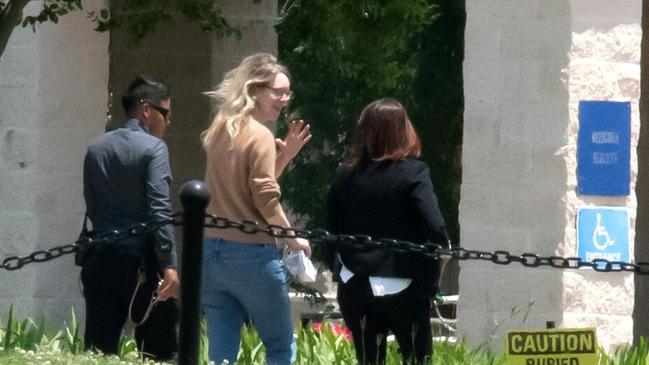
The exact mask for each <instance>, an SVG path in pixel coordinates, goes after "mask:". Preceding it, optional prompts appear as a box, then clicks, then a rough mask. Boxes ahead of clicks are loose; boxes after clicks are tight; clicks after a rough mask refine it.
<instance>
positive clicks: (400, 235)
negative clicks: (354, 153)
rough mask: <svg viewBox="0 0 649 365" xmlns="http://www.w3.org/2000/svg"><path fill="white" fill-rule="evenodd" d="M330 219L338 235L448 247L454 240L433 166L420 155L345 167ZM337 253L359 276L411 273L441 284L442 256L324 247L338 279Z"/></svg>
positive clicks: (331, 204) (330, 205) (329, 207)
mask: <svg viewBox="0 0 649 365" xmlns="http://www.w3.org/2000/svg"><path fill="white" fill-rule="evenodd" d="M327 218H328V229H329V231H330V232H332V233H335V234H353V235H369V236H371V237H372V239H373V240H379V239H398V240H405V241H411V242H414V243H418V244H426V243H428V244H441V245H443V246H446V245H447V243H448V238H447V234H446V226H445V223H444V218H443V217H442V214H441V212H440V210H439V207H438V204H437V198H436V196H435V193H434V192H433V184H432V182H431V180H430V173H429V170H428V166H427V165H426V163H424V162H423V161H421V160H418V159H415V158H406V159H404V160H388V161H380V162H371V163H369V164H368V165H366V166H364V167H358V168H355V169H350V168H346V169H344V170H342V171H341V172H340V173H339V175H338V178H337V180H336V182H335V183H334V185H333V186H332V187H331V190H330V192H329V197H328V204H327ZM336 252H339V253H340V257H341V260H342V261H343V263H344V264H345V266H346V267H347V268H348V269H350V270H351V271H352V272H354V273H355V274H359V275H369V276H384V277H409V278H413V279H415V281H417V280H418V279H419V280H424V281H426V282H430V281H434V283H435V284H436V283H437V277H438V275H439V265H438V262H437V261H436V260H431V259H423V258H421V257H420V256H418V255H414V254H412V253H407V254H406V253H398V252H397V253H395V252H394V251H392V250H385V249H376V248H372V249H363V250H359V249H352V248H345V246H340V247H333V248H332V247H327V248H326V249H325V250H324V256H325V257H324V261H325V264H326V265H327V266H328V267H329V268H330V269H331V270H332V272H334V278H339V277H338V274H339V272H340V268H339V267H337V265H336V260H335V257H336ZM338 266H339V265H338ZM431 289H432V288H429V290H431Z"/></svg>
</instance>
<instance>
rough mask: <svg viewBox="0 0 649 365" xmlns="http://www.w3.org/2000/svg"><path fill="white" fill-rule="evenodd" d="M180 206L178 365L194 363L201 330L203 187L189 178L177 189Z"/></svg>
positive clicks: (205, 196) (205, 193) (205, 198)
mask: <svg viewBox="0 0 649 365" xmlns="http://www.w3.org/2000/svg"><path fill="white" fill-rule="evenodd" d="M180 201H181V203H182V205H183V249H182V261H181V266H180V274H181V279H180V333H179V344H178V365H198V348H199V344H200V331H201V281H202V267H203V222H204V221H205V218H204V217H205V208H207V204H208V203H209V201H210V195H209V193H208V191H207V186H206V185H205V183H203V182H202V181H197V180H191V181H188V182H186V183H185V184H184V185H183V186H182V188H181V189H180Z"/></svg>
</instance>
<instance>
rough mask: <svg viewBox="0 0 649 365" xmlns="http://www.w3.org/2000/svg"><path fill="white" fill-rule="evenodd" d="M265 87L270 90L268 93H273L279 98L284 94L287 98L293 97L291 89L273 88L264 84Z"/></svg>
mask: <svg viewBox="0 0 649 365" xmlns="http://www.w3.org/2000/svg"><path fill="white" fill-rule="evenodd" d="M264 87H265V88H266V89H268V90H270V93H271V94H273V96H274V97H276V98H278V99H281V98H283V97H284V96H286V98H287V99H291V97H293V92H292V91H291V90H287V89H275V88H272V87H270V86H264Z"/></svg>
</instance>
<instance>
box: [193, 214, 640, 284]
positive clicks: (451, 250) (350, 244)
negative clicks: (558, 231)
mask: <svg viewBox="0 0 649 365" xmlns="http://www.w3.org/2000/svg"><path fill="white" fill-rule="evenodd" d="M204 226H205V227H207V228H216V229H237V230H239V231H241V232H244V233H248V234H256V233H264V234H267V235H269V236H271V237H275V238H305V239H308V240H310V241H313V242H316V243H320V244H327V245H338V247H344V248H345V249H351V250H359V251H371V250H373V249H379V248H384V249H388V250H392V251H394V252H396V253H400V254H405V253H408V254H415V255H421V256H423V257H424V258H426V259H433V260H435V259H439V258H449V259H456V260H482V261H489V262H492V263H494V264H496V265H509V264H511V263H513V262H518V263H520V264H521V265H523V266H525V267H539V266H548V267H552V268H556V269H579V268H582V267H587V268H592V269H593V270H595V271H598V272H621V271H625V272H634V273H636V274H639V275H649V262H638V263H637V264H634V263H630V262H623V261H609V260H605V259H594V260H592V261H585V260H582V259H581V258H580V257H562V256H554V255H553V256H541V255H537V254H534V253H523V254H521V255H514V254H511V253H510V252H509V251H504V250H496V251H493V252H488V251H479V250H470V249H466V248H463V247H459V246H457V247H444V246H443V245H438V244H425V245H420V244H416V243H412V242H408V241H400V240H391V239H390V240H388V239H382V240H378V241H374V240H372V237H370V236H365V235H342V234H340V235H335V234H330V233H329V232H327V231H325V230H322V229H318V230H313V231H308V230H300V229H297V228H290V227H288V228H287V227H282V226H278V225H267V226H266V225H262V224H259V223H257V222H251V221H242V222H237V221H233V220H230V219H227V218H223V217H217V216H214V215H209V214H206V215H205V223H204Z"/></svg>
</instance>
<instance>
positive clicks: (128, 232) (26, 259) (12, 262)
mask: <svg viewBox="0 0 649 365" xmlns="http://www.w3.org/2000/svg"><path fill="white" fill-rule="evenodd" d="M177 215H178V214H177V213H176V214H174V217H175V216H177ZM169 223H173V224H181V223H180V222H178V221H177V220H174V219H173V218H172V219H169V220H165V221H150V222H146V223H139V224H136V225H134V226H132V227H129V228H127V229H123V230H114V231H110V232H106V233H104V234H102V235H100V236H97V237H84V238H80V239H78V240H77V241H75V242H74V243H70V244H67V245H62V246H56V247H53V248H50V249H48V250H38V251H34V252H32V253H31V254H29V255H27V256H10V257H7V258H6V259H4V260H3V261H2V265H1V266H0V269H5V270H8V271H12V270H18V269H21V268H22V267H23V266H25V265H27V264H31V263H33V262H46V261H50V260H53V259H56V258H59V257H61V256H63V255H67V254H71V253H75V252H77V251H78V250H79V249H80V248H81V247H83V246H86V245H95V244H107V243H112V242H115V241H118V240H121V239H124V238H128V237H135V236H141V235H143V234H146V233H149V232H153V231H156V230H157V229H159V228H160V227H162V226H164V225H166V224H169Z"/></svg>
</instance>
